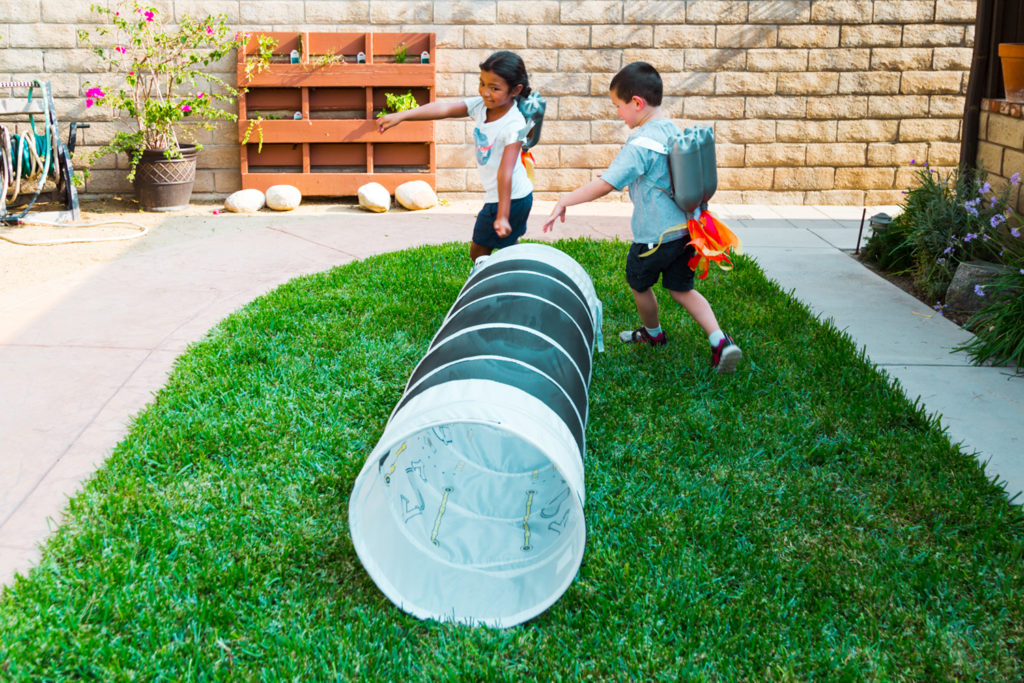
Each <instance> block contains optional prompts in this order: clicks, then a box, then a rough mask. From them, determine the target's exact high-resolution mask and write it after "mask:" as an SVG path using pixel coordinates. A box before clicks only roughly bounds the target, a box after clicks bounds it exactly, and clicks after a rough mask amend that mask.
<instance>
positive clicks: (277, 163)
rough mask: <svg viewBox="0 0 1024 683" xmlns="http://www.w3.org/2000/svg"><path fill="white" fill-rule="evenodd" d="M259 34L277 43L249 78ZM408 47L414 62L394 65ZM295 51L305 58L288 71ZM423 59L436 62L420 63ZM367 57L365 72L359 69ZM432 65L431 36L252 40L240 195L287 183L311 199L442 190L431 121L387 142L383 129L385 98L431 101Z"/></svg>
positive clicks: (409, 126) (241, 68)
mask: <svg viewBox="0 0 1024 683" xmlns="http://www.w3.org/2000/svg"><path fill="white" fill-rule="evenodd" d="M260 35H265V36H270V37H272V38H274V39H275V40H277V43H278V44H277V46H276V47H275V48H274V51H273V57H272V58H271V62H270V64H268V65H267V66H266V67H265V68H264V69H263V70H262V71H260V72H259V73H250V74H249V75H248V76H247V75H246V67H247V65H248V64H249V60H251V59H254V58H255V56H256V54H257V52H258V46H259V43H258V41H257V36H260ZM401 43H405V45H406V46H407V55H408V58H409V60H410V62H409V63H403V64H396V63H394V57H393V56H394V52H395V47H396V46H397V45H399V44H401ZM303 46H308V49H307V50H303ZM292 50H298V51H299V52H300V54H301V57H300V61H299V63H297V64H292V63H290V62H288V55H289V54H290V53H291V51H292ZM424 51H426V52H427V53H428V54H429V55H430V63H427V64H423V63H420V61H419V59H420V53H421V52H424ZM360 52H362V53H364V55H365V60H366V61H365V63H357V62H356V55H357V54H358V53H360ZM341 60H344V61H343V62H342V61H341ZM435 61H436V37H435V34H433V33H280V32H276V33H275V32H270V33H260V34H253V35H252V36H251V37H250V39H249V42H248V44H247V45H246V47H245V49H244V50H240V51H239V59H238V83H239V84H240V85H241V86H242V87H245V88H246V89H247V91H246V92H245V93H243V94H242V95H240V96H239V102H238V139H239V141H242V140H245V139H246V134H247V133H248V142H246V143H245V144H242V145H241V171H242V187H243V188H244V189H249V188H255V189H260V190H266V189H267V188H268V187H270V186H271V185H276V184H288V185H294V186H296V187H298V188H299V190H300V191H301V192H302V193H303V195H306V196H350V195H355V194H356V191H357V190H358V189H359V187H360V186H361V185H364V184H366V183H369V182H377V183H380V184H381V185H383V186H384V187H386V188H388V190H389V191H390V192H394V191H395V188H396V187H398V185H401V184H402V183H404V182H407V181H409V180H425V181H427V182H428V183H429V184H430V186H431V187H436V178H437V169H436V159H435V150H434V122H433V121H409V122H406V123H403V124H402V125H400V126H396V127H395V128H392V129H390V130H388V131H386V132H385V133H378V132H377V122H376V118H377V114H378V113H379V112H380V110H381V109H382V108H383V106H384V101H385V95H386V94H387V93H394V94H405V93H407V92H409V91H412V93H413V96H414V97H415V98H416V101H417V102H419V103H420V104H421V105H422V104H426V103H428V102H433V101H434V99H435V83H436V67H435V64H434V62H435ZM250 71H252V72H254V71H255V69H253V68H250ZM296 113H298V114H299V116H300V117H301V118H300V119H294V118H293V117H294V115H295V114H296ZM260 118H262V120H260Z"/></svg>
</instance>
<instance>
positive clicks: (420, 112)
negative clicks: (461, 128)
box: [377, 102, 469, 133]
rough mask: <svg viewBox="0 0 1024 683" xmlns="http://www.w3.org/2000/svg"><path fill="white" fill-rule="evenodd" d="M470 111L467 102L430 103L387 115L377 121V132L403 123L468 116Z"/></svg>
mask: <svg viewBox="0 0 1024 683" xmlns="http://www.w3.org/2000/svg"><path fill="white" fill-rule="evenodd" d="M468 115H469V110H468V109H467V108H466V103H465V102H430V103H428V104H424V105H423V106H422V107H415V108H413V109H406V110H405V111H399V112H394V113H393V114H385V115H384V116H382V117H380V118H379V119H377V130H378V131H379V132H381V133H383V132H384V131H386V130H387V129H388V128H392V127H394V126H397V125H398V124H399V123H401V122H402V121H424V120H430V119H450V118H454V117H457V116H468Z"/></svg>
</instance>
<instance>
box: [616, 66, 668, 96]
mask: <svg viewBox="0 0 1024 683" xmlns="http://www.w3.org/2000/svg"><path fill="white" fill-rule="evenodd" d="M661 88H662V86H661V74H659V73H658V70H657V69H655V68H654V67H653V66H651V65H650V64H648V63H647V62H633V63H632V64H627V65H626V66H624V67H622V69H621V70H620V71H619V73H617V74H615V78H613V79H612V82H611V85H609V86H608V89H609V90H610V91H612V92H614V93H615V96H616V97H618V98H619V99H620V100H622V101H623V102H628V101H629V100H631V99H633V97H634V96H637V97H642V98H643V99H644V100H645V101H646V102H647V104H649V105H651V106H652V107H660V106H661Z"/></svg>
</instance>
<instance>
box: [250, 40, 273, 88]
mask: <svg viewBox="0 0 1024 683" xmlns="http://www.w3.org/2000/svg"><path fill="white" fill-rule="evenodd" d="M277 45H278V42H277V39H276V38H274V37H273V36H268V35H258V36H256V54H255V55H249V56H248V57H247V58H246V60H245V80H247V81H248V80H250V79H251V78H252V77H253V76H255V75H256V74H258V73H261V72H262V71H264V70H266V68H267V67H268V66H270V60H271V59H273V57H274V48H275V47H277Z"/></svg>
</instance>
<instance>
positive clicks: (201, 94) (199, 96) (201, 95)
mask: <svg viewBox="0 0 1024 683" xmlns="http://www.w3.org/2000/svg"><path fill="white" fill-rule="evenodd" d="M205 94H206V93H204V92H201V93H199V94H198V95H196V97H198V98H200V99H202V97H203V95H205Z"/></svg>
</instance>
